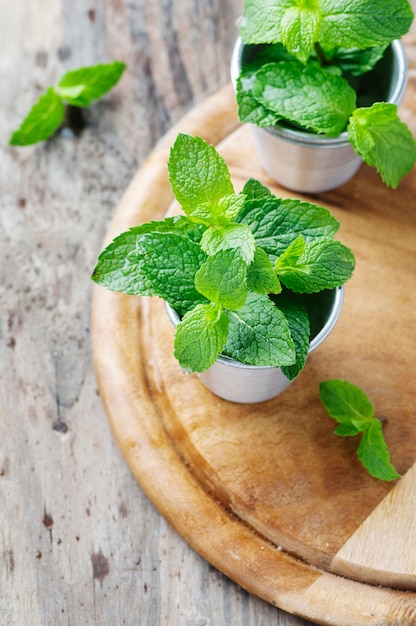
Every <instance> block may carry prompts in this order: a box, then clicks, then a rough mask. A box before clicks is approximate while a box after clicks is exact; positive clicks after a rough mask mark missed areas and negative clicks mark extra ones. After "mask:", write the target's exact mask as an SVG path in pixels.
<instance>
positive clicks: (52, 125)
mask: <svg viewBox="0 0 416 626" xmlns="http://www.w3.org/2000/svg"><path fill="white" fill-rule="evenodd" d="M64 117H65V107H64V104H63V102H62V100H61V98H60V97H59V96H57V95H56V93H55V91H54V89H53V87H50V88H49V89H48V90H47V91H46V92H45V93H44V94H42V96H41V97H40V98H39V100H38V101H37V102H36V103H35V104H34V105H33V107H32V108H31V110H30V111H29V113H28V114H27V116H26V117H25V119H24V120H23V122H22V123H21V125H20V127H19V128H18V129H17V130H16V131H15V132H14V133H13V134H12V136H11V138H10V140H9V143H10V145H11V146H29V145H31V144H34V143H37V142H38V141H44V140H45V139H47V138H48V137H51V135H53V134H54V133H55V132H56V131H57V130H58V128H59V127H60V126H61V124H62V122H63V121H64Z"/></svg>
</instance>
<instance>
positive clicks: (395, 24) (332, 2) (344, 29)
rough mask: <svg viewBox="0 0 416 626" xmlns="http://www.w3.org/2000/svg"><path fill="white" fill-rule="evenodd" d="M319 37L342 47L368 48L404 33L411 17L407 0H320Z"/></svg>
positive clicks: (320, 39) (324, 41)
mask: <svg viewBox="0 0 416 626" xmlns="http://www.w3.org/2000/svg"><path fill="white" fill-rule="evenodd" d="M320 6H321V9H322V14H323V17H322V23H321V32H320V36H319V41H320V42H321V43H322V44H327V45H332V46H334V47H335V46H342V47H343V48H370V47H371V46H379V45H385V44H389V43H391V42H392V41H393V40H394V39H399V38H400V37H402V36H403V35H405V34H406V33H407V32H408V30H409V28H410V25H411V23H412V21H413V12H412V8H411V6H410V4H409V2H408V0H388V2H386V0H372V2H363V0H320Z"/></svg>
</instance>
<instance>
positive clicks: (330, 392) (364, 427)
mask: <svg viewBox="0 0 416 626" xmlns="http://www.w3.org/2000/svg"><path fill="white" fill-rule="evenodd" d="M319 393H320V397H321V400H322V403H323V405H324V407H325V409H326V410H327V412H328V415H329V416H330V417H332V418H333V419H334V420H335V421H336V422H338V424H339V426H338V427H337V429H336V430H335V434H336V435H339V436H340V437H353V436H355V435H359V434H361V441H360V444H359V446H358V450H357V455H358V458H359V459H360V461H361V463H362V464H363V465H364V467H365V468H366V469H367V471H368V472H369V474H371V476H374V478H379V479H380V480H395V479H396V478H400V474H398V473H397V472H396V470H395V469H394V467H393V466H392V464H391V462H390V454H389V452H388V449H387V446H386V442H385V440H384V435H383V427H382V422H381V420H380V419H378V418H377V417H374V412H375V411H374V407H373V405H372V403H371V401H370V399H369V398H368V396H367V395H366V394H365V393H364V391H362V389H360V388H359V387H357V386H356V385H353V384H352V383H350V382H348V381H346V380H327V381H325V382H322V383H321V384H320V385H319Z"/></svg>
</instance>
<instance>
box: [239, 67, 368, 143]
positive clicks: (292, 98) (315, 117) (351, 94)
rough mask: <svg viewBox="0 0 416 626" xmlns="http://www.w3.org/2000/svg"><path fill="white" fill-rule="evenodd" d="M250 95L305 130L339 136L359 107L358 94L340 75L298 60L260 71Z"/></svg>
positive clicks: (263, 68)
mask: <svg viewBox="0 0 416 626" xmlns="http://www.w3.org/2000/svg"><path fill="white" fill-rule="evenodd" d="M255 77H256V79H255V81H254V82H253V84H252V86H251V94H252V95H253V97H254V98H255V99H256V100H257V101H258V102H259V103H260V104H262V105H263V106H264V107H265V108H266V109H267V110H269V111H272V112H274V113H275V114H277V115H280V116H282V118H285V119H287V120H289V121H291V122H295V123H296V124H299V125H300V126H302V127H303V128H305V129H310V130H313V131H314V132H316V133H322V134H325V135H326V136H328V137H337V136H338V135H339V134H340V133H341V132H343V131H344V130H345V128H346V126H347V122H348V118H349V117H350V115H351V113H352V112H353V110H354V109H355V106H356V93H355V91H354V90H353V89H352V87H350V86H349V84H348V83H347V81H346V80H344V79H343V78H342V77H341V76H336V75H334V74H330V73H329V72H327V71H326V70H325V69H322V68H320V67H318V66H316V65H302V63H299V62H297V61H292V62H287V63H286V62H284V61H283V62H281V63H269V64H267V65H264V66H263V67H262V68H260V69H259V70H257V72H256V74H255Z"/></svg>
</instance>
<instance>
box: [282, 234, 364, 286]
mask: <svg viewBox="0 0 416 626" xmlns="http://www.w3.org/2000/svg"><path fill="white" fill-rule="evenodd" d="M354 266H355V259H354V256H353V254H352V252H351V250H349V249H348V248H347V247H345V246H344V245H343V244H342V243H340V242H339V241H333V240H329V241H328V240H323V241H315V242H312V243H308V244H306V245H305V249H304V252H303V254H301V256H300V257H299V258H298V260H297V261H295V260H294V255H290V256H284V255H282V256H281V257H279V259H278V260H277V261H276V266H275V267H276V271H277V274H278V277H279V279H280V281H281V282H282V283H283V284H284V285H285V286H286V287H287V288H288V289H291V290H292V291H294V292H295V293H316V292H318V291H322V290H323V289H333V288H334V287H340V286H341V285H343V284H344V283H345V282H346V281H347V280H349V279H350V278H351V276H352V272H353V270H354Z"/></svg>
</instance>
